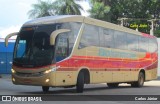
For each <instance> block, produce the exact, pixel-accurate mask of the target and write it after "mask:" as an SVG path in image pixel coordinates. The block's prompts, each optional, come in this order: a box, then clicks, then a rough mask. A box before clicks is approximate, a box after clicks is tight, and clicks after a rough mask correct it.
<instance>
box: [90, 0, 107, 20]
mask: <svg viewBox="0 0 160 104" xmlns="http://www.w3.org/2000/svg"><path fill="white" fill-rule="evenodd" d="M91 2H92V6H91V9H90V10H89V12H90V17H92V18H96V19H100V20H106V18H107V17H108V15H107V14H108V13H109V11H110V7H109V6H105V5H104V3H102V2H96V1H94V0H92V1H91ZM108 19H109V18H108Z"/></svg>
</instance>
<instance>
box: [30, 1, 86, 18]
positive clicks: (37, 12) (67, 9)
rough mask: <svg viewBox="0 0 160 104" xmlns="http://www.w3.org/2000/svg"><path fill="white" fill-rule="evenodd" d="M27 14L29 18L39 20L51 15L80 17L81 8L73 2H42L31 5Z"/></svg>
mask: <svg viewBox="0 0 160 104" xmlns="http://www.w3.org/2000/svg"><path fill="white" fill-rule="evenodd" d="M32 8H33V9H32V10H30V11H29V12H28V15H29V18H39V17H44V16H51V15H81V11H80V10H83V8H82V7H81V6H80V5H79V4H76V3H75V1H74V0H56V1H55V2H51V1H42V0H39V1H38V3H37V4H33V5H32Z"/></svg>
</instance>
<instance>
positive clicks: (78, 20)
mask: <svg viewBox="0 0 160 104" xmlns="http://www.w3.org/2000/svg"><path fill="white" fill-rule="evenodd" d="M14 35H17V39H16V43H15V46H14V53H13V65H12V69H11V71H12V82H13V84H16V85H33V86H41V87H42V91H43V92H48V91H49V88H50V87H64V88H68V87H76V92H78V93H82V92H83V90H84V85H85V84H96V83H106V84H107V86H108V87H118V85H119V84H120V83H128V84H131V86H132V87H142V86H143V84H144V82H145V81H149V80H153V79H156V78H157V65H158V53H157V50H158V48H157V47H158V44H157V38H156V37H154V36H151V35H148V34H146V33H141V32H138V31H135V30H132V29H128V28H125V27H122V26H119V25H116V24H112V23H109V22H104V21H101V20H96V19H92V18H89V17H84V16H79V15H74V16H73V15H62V16H49V17H42V18H38V19H35V20H31V21H29V22H26V23H24V24H23V26H22V27H21V29H20V31H19V32H16V33H11V34H9V35H8V36H7V37H6V38H5V44H6V46H7V44H8V39H9V38H10V37H11V36H14Z"/></svg>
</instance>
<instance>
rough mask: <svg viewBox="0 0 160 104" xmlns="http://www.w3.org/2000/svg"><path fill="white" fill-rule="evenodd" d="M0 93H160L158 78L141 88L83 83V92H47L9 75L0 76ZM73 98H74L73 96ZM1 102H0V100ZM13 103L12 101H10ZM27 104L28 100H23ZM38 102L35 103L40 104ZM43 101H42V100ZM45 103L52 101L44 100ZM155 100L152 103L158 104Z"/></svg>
mask: <svg viewBox="0 0 160 104" xmlns="http://www.w3.org/2000/svg"><path fill="white" fill-rule="evenodd" d="M0 95H160V78H159V79H157V80H153V81H149V82H145V84H144V87H142V88H133V87H131V86H130V85H128V84H120V86H119V87H118V88H108V87H107V85H106V84H104V83H102V84H89V85H85V90H84V92H83V93H76V91H75V87H73V88H50V91H49V92H48V93H43V92H42V89H41V87H39V86H23V85H13V84H12V82H11V79H10V76H2V78H0ZM73 99H74V98H73ZM0 103H1V102H0ZM12 103H13V102H12ZM24 103H26V104H28V102H24ZM41 103H42V102H39V103H37V104H41ZM43 103H44V102H43ZM46 103H47V104H49V103H53V102H46ZM54 103H56V104H72V103H74V104H75V103H77V104H82V102H75V101H71V102H64V101H63V102H59V101H54ZM88 103H89V104H90V103H91V104H95V103H96V104H97V103H99V104H106V103H109V104H128V103H130V104H132V103H133V104H135V102H128V101H125V102H123V101H107V102H106V101H98V102H97V101H96V102H95V101H87V104H88ZM136 103H139V104H146V103H148V104H150V103H151V102H144V101H140V102H139V101H136ZM159 103H160V102H158V101H155V102H153V103H152V104H159Z"/></svg>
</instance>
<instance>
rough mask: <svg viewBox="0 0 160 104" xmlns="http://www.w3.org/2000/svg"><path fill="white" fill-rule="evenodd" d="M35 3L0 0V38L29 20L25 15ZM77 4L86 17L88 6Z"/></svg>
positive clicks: (33, 1) (32, 1)
mask: <svg viewBox="0 0 160 104" xmlns="http://www.w3.org/2000/svg"><path fill="white" fill-rule="evenodd" d="M43 1H47V0H43ZM53 1H54V0H53ZM37 2H38V0H0V38H5V36H6V35H7V34H9V33H12V32H18V31H19V30H20V27H21V26H22V25H23V24H24V23H25V22H27V21H29V20H30V19H29V18H28V14H27V13H28V11H29V10H31V9H32V6H31V5H32V4H35V3H37ZM79 4H80V5H81V6H82V7H83V8H84V10H85V11H84V12H82V15H84V16H88V15H89V14H88V13H87V12H86V11H87V10H88V9H89V8H90V7H89V4H88V3H87V2H80V3H79Z"/></svg>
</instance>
